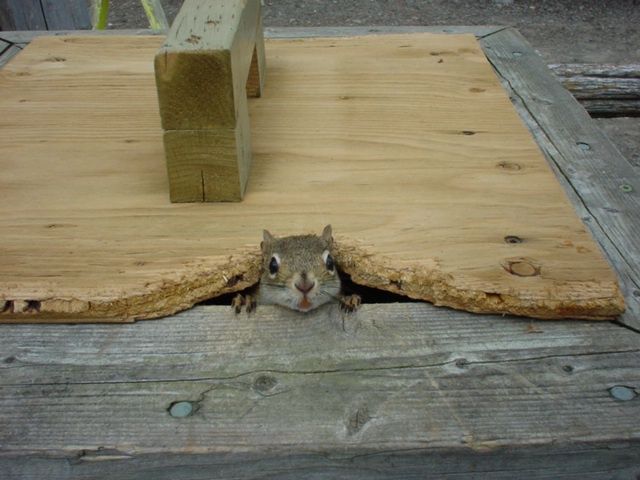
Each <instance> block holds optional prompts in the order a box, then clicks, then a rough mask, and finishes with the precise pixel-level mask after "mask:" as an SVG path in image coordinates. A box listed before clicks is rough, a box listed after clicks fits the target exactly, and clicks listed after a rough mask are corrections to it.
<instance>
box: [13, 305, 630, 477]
mask: <svg viewBox="0 0 640 480" xmlns="http://www.w3.org/2000/svg"><path fill="white" fill-rule="evenodd" d="M230 310H231V309H230V308H228V307H197V308H195V309H193V310H190V311H188V312H183V313H182V314H180V315H178V316H176V317H173V318H168V319H163V320H159V321H158V322H139V323H137V324H132V325H118V326H115V325H4V326H3V327H2V335H0V352H1V353H0V360H1V361H0V372H1V375H0V424H1V425H3V428H2V429H0V445H2V455H0V471H4V472H9V474H8V475H7V476H5V477H3V478H8V479H10V480H14V479H16V480H17V479H20V480H24V479H34V480H35V479H41V478H47V479H51V480H59V479H69V478H95V479H107V478H109V479H149V480H151V479H154V480H155V479H167V480H168V479H172V478H195V479H207V478H256V477H260V478H261V477H264V476H271V477H273V478H307V477H309V476H313V477H314V478H354V479H355V478H357V479H361V478H378V479H382V478H403V479H404V478H426V477H429V478H431V476H433V478H456V479H459V478H464V479H467V478H475V479H477V478H505V479H506V478H509V479H511V478H540V479H542V478H544V479H558V478H566V479H570V478H571V479H575V478H594V479H595V478H630V479H631V478H634V477H635V474H637V473H639V472H638V454H639V452H640V427H639V424H638V422H637V421H635V420H634V419H637V418H638V414H639V413H640V412H639V409H640V403H639V401H638V400H639V399H640V397H638V396H637V394H635V393H634V392H633V390H634V388H635V389H637V388H638V386H640V370H639V369H638V368H637V365H638V361H639V360H640V335H638V334H637V333H634V332H630V331H629V330H627V329H626V328H623V327H621V326H618V325H615V324H613V323H610V322H569V321H559V322H545V323H541V322H536V321H529V320H525V319H517V318H512V317H508V318H503V317H500V316H483V317H481V318H477V317H474V316H471V315H468V314H466V313H464V312H456V311H453V310H449V309H439V308H435V307H433V306H432V305H428V304H424V303H414V304H390V305H365V306H364V307H363V308H362V310H361V311H359V312H358V313H357V314H355V315H351V316H347V317H345V318H342V317H341V315H340V312H339V310H338V309H337V307H335V306H333V307H332V306H329V307H327V308H322V309H320V310H318V311H315V312H312V313H310V314H309V315H307V316H305V318H304V319H301V318H300V315H299V314H297V313H294V312H287V311H284V310H282V309H280V308H277V307H259V309H258V311H257V312H256V314H255V315H251V316H245V315H242V316H240V317H235V316H234V315H233V314H232V313H231V311H230ZM623 386H627V387H628V390H625V391H628V392H629V393H630V394H631V398H630V399H629V400H626V401H624V400H620V399H616V398H614V396H613V395H612V392H611V389H612V388H613V387H623ZM179 401H184V402H189V403H190V404H191V405H192V408H193V410H192V412H193V413H192V415H190V416H187V417H183V418H179V417H174V416H171V415H170V413H169V410H170V408H171V406H172V405H173V404H174V402H179ZM45 473H46V474H45ZM630 473H634V475H625V474H630ZM429 474H431V475H429Z"/></svg>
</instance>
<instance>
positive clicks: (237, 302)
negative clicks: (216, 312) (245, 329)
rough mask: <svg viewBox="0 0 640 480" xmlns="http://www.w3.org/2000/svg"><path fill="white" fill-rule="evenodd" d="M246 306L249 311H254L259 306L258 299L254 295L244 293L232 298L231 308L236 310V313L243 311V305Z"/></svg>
mask: <svg viewBox="0 0 640 480" xmlns="http://www.w3.org/2000/svg"><path fill="white" fill-rule="evenodd" d="M243 306H244V307H245V310H246V311H247V313H251V312H253V311H254V310H255V309H256V307H257V306H258V302H257V301H256V297H254V296H253V295H242V294H241V293H239V294H237V295H236V296H235V297H233V300H231V308H233V311H234V312H236V315H237V314H239V313H240V312H242V307H243Z"/></svg>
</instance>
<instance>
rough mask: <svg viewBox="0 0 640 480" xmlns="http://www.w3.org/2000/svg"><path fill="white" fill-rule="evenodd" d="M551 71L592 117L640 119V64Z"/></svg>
mask: <svg viewBox="0 0 640 480" xmlns="http://www.w3.org/2000/svg"><path fill="white" fill-rule="evenodd" d="M549 68H550V69H551V71H553V73H554V74H555V75H556V76H557V77H558V79H559V80H560V82H562V85H563V86H564V87H565V88H566V89H567V90H569V91H570V92H571V94H572V95H573V96H574V97H575V98H577V99H578V100H580V103H581V104H582V106H583V107H584V108H585V109H586V110H587V111H588V112H589V113H590V114H591V115H592V116H606V115H608V116H614V115H615V116H625V115H626V116H629V115H640V65H639V64H627V65H612V64H552V65H549Z"/></svg>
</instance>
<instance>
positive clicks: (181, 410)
mask: <svg viewBox="0 0 640 480" xmlns="http://www.w3.org/2000/svg"><path fill="white" fill-rule="evenodd" d="M192 412H193V404H192V403H191V402H175V403H174V404H172V405H171V407H170V408H169V414H170V415H171V416H172V417H176V418H184V417H188V416H189V415H191V413H192Z"/></svg>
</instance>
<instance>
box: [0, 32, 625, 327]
mask: <svg viewBox="0 0 640 480" xmlns="http://www.w3.org/2000/svg"><path fill="white" fill-rule="evenodd" d="M134 40H135V41H134ZM158 41H159V40H158V39H157V38H153V37H148V38H137V39H132V38H117V37H115V38H106V37H104V38H100V39H95V38H86V37H75V38H71V37H69V38H50V39H38V40H36V41H34V42H33V43H32V44H31V45H30V46H29V47H28V48H27V49H26V50H25V51H24V52H23V54H22V55H21V56H20V57H19V58H18V59H16V61H15V62H12V63H11V64H9V65H8V66H7V67H6V68H5V69H4V71H3V72H2V76H1V77H0V79H1V80H0V81H1V82H2V88H3V91H4V92H5V94H4V95H3V97H2V99H0V102H2V109H3V111H6V112H8V115H7V118H8V119H10V121H7V122H6V123H5V125H4V126H3V130H4V132H6V135H4V136H3V139H4V140H3V144H2V150H3V152H4V155H3V157H2V161H3V162H4V163H3V172H4V175H3V177H2V180H3V181H4V182H5V183H4V184H3V185H2V187H3V188H2V189H1V191H2V192H3V193H4V197H3V202H2V209H3V210H2V229H3V237H2V241H3V245H2V246H3V248H4V251H5V252H6V255H5V259H4V261H3V262H2V264H1V266H0V268H1V269H2V277H1V278H2V283H1V284H0V286H1V290H0V291H1V292H2V298H3V299H4V300H5V301H6V302H9V303H6V304H5V312H4V314H3V315H2V316H1V317H0V318H2V320H3V321H35V320H42V321H66V319H73V320H77V321H82V320H86V319H92V318H93V319H99V320H112V321H119V320H120V321H121V320H123V319H129V320H130V319H134V318H149V317H155V316H159V315H165V314H168V313H172V312H175V311H177V310H180V309H184V308H187V307H189V306H190V305H192V304H193V303H194V302H197V301H199V300H202V299H204V298H207V297H209V296H213V295H215V294H220V293H224V292H228V291H234V290H239V289H242V288H244V287H246V286H248V285H250V284H252V283H254V282H255V281H256V280H257V278H258V269H259V266H258V261H257V259H258V255H259V253H258V244H259V235H260V231H261V229H262V228H265V227H267V228H269V229H270V230H272V231H273V232H275V233H277V234H280V235H286V234H294V233H299V232H305V231H315V230H317V229H318V228H319V227H318V226H319V225H320V226H322V225H324V224H327V223H332V224H333V226H334V231H335V232H336V234H337V241H338V250H337V252H336V253H337V260H338V262H339V264H340V265H341V266H342V268H343V269H344V270H345V271H347V273H349V274H350V275H351V276H352V278H353V279H354V280H355V281H356V282H360V283H363V284H366V285H370V286H374V287H379V288H383V289H387V290H390V291H394V292H398V293H402V294H404V295H408V296H411V297H415V298H422V299H425V300H429V301H432V302H434V303H437V304H440V305H450V306H454V307H456V308H464V309H468V310H471V311H476V312H505V313H506V312H512V313H516V314H521V315H531V316H538V317H542V318H558V317H584V318H611V317H614V316H616V315H617V314H619V313H620V312H621V309H622V301H621V297H620V294H619V291H618V287H617V284H616V280H615V278H614V276H613V274H612V272H611V270H610V268H609V266H608V265H607V264H606V262H605V261H604V259H603V258H602V256H601V254H600V252H599V251H598V248H597V246H596V245H595V244H594V243H593V241H592V240H591V238H590V237H589V235H588V234H587V232H586V231H585V229H584V227H583V225H582V224H581V223H580V222H579V220H578V219H577V218H576V216H575V214H574V212H573V210H572V208H571V206H570V205H569V203H568V202H567V200H566V198H565V197H564V195H563V193H562V191H561V189H560V187H559V186H558V184H557V182H556V181H555V179H554V177H553V174H552V172H551V171H550V170H549V168H548V166H547V165H546V162H545V160H544V158H543V156H542V155H541V154H540V151H539V150H538V148H537V146H536V145H535V143H534V142H533V140H532V138H531V136H530V134H529V132H528V131H527V130H526V129H525V128H524V127H523V125H522V124H521V121H520V119H519V118H518V117H517V114H516V113H515V111H514V109H513V107H512V105H511V103H510V102H509V99H508V97H507V96H506V95H505V93H504V90H503V89H502V88H501V87H500V85H499V83H498V82H497V79H496V78H495V76H494V73H493V72H492V70H491V68H490V66H489V65H488V63H487V61H486V59H485V58H484V56H483V55H482V53H481V51H480V49H479V47H478V45H477V43H476V42H475V40H474V39H473V37H471V36H455V37H454V36H450V37H446V36H440V35H429V34H424V35H414V36H385V37H371V38H368V39H366V41H365V40H364V39H362V38H354V39H316V40H305V41H286V40H282V41H272V42H270V43H269V49H270V52H271V53H272V54H273V56H274V60H273V64H274V66H275V68H274V69H273V70H274V73H273V74H272V75H273V78H274V84H273V86H272V87H271V88H269V89H267V90H266V91H265V95H264V96H263V98H262V99H261V100H260V101H257V102H255V103H253V104H252V105H251V115H252V118H253V120H254V125H253V126H254V138H253V148H254V152H255V154H256V159H257V161H256V167H255V174H254V176H253V177H252V178H253V181H252V183H251V185H250V188H249V192H248V195H247V198H246V199H245V201H244V202H243V203H242V204H221V205H207V206H204V205H171V204H169V203H168V202H167V201H166V193H165V192H166V177H165V176H164V172H163V171H162V168H161V166H160V164H159V163H158V162H161V161H162V147H161V145H160V143H159V141H158V140H159V138H158V137H159V130H158V123H157V122H158V120H157V111H156V107H155V98H154V91H153V87H152V86H153V78H152V75H150V73H151V72H150V66H149V64H148V62H146V61H145V60H144V59H146V58H149V57H147V55H149V56H150V57H152V55H153V53H150V51H151V52H152V50H153V48H157V45H158ZM132 44H135V45H136V48H135V49H132V48H131V45H132ZM125 50H126V51H127V55H126V57H124V60H123V55H122V52H123V51H125ZM52 52H55V54H52ZM97 52H99V53H100V55H99V67H100V68H99V72H100V73H99V75H97V74H96V73H95V71H96V70H95V69H96V66H95V64H94V63H92V59H96V58H98V54H97ZM52 55H53V56H52ZM54 57H55V58H64V59H65V61H58V60H56V61H52V58H54ZM417 58H420V59H422V60H423V61H420V62H417V61H416V59H417ZM344 65H348V66H349V68H348V69H345V68H343V66H344ZM389 65H393V68H389ZM25 76H28V77H29V81H28V82H25V81H24V77H25ZM365 76H366V77H367V78H368V80H367V82H362V78H364V77H365ZM71 78H73V79H77V78H83V82H81V83H80V84H78V83H75V88H74V89H73V94H71V93H69V94H67V95H62V94H61V93H60V92H63V91H65V89H68V88H69V87H68V86H69V80H70V79H71ZM397 85H403V87H402V88H397ZM389 86H391V88H390V87H389ZM150 87H151V88H150ZM114 88H116V89H117V91H118V92H119V94H118V95H117V96H114V95H112V94H111V93H112V92H113V89H114ZM558 88H560V89H562V87H560V86H559V85H558ZM309 89H312V90H313V91H314V95H313V96H309V95H308V92H309ZM52 92H55V95H53V94H52ZM100 98H108V99H109V101H108V103H104V102H101V101H100V100H99V99H100ZM96 99H98V100H97V101H96ZM20 100H25V101H20ZM80 101H81V103H77V102H80ZM89 101H93V102H95V103H94V104H92V108H90V109H88V108H87V102H89ZM44 105H47V108H43V106H44ZM80 105H81V107H80ZM78 108H81V109H82V111H83V112H85V113H84V114H83V115H82V116H79V115H77V113H76V112H77V111H78V110H77V109H78ZM34 118H37V121H35V120H34ZM124 119H126V121H123V120H124ZM92 126H93V127H92ZM96 132H100V135H101V138H102V140H101V141H100V142H98V140H97V137H96V135H97V134H96ZM34 138H37V139H38V141H37V142H36V141H33V139H34ZM71 146H73V148H71ZM70 151H74V152H77V153H76V154H75V155H74V156H71V157H70V156H69V152H70ZM17 156H19V158H20V161H19V162H18V161H14V160H13V159H16V158H18V157H17ZM43 169H46V170H47V172H48V175H47V177H46V178H45V177H41V176H37V175H35V173H36V172H39V171H42V170H43ZM51 178H58V179H59V181H56V182H51V181H50V179H51ZM17 185H21V186H22V187H20V188H16V186H17ZM61 185H65V188H61ZM10 187H11V188H10ZM107 192H108V193H107ZM78 198H82V202H78V201H77V199H78ZM72 205H73V208H72ZM345 205H348V208H346V207H345ZM25 238H29V239H30V241H29V242H25V240H24V239H25ZM45 245H46V249H45V247H44V246H45ZM43 249H45V250H43ZM45 251H46V253H43V252H45ZM33 259H38V261H37V262H34V260H33ZM88 266H89V268H88ZM11 302H12V303H11Z"/></svg>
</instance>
